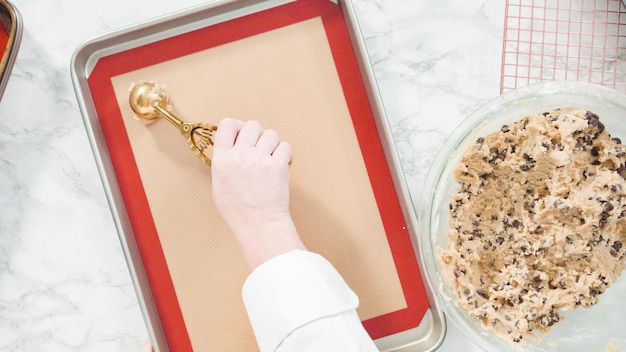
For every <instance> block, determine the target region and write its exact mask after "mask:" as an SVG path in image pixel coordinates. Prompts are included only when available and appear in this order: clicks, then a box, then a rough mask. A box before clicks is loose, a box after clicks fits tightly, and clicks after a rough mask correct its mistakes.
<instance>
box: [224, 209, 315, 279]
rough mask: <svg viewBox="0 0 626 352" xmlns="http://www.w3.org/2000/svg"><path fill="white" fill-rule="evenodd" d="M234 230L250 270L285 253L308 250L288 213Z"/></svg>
mask: <svg viewBox="0 0 626 352" xmlns="http://www.w3.org/2000/svg"><path fill="white" fill-rule="evenodd" d="M234 232H235V237H236V238H237V241H238V243H239V246H240V248H241V250H242V252H243V255H244V257H245V259H246V263H247V264H248V268H249V269H250V271H252V270H254V269H255V268H256V267H257V266H259V265H261V264H262V263H264V262H265V261H267V260H269V259H272V258H274V257H276V256H278V255H281V254H283V253H287V252H290V251H292V250H295V249H301V250H306V247H305V246H304V244H303V243H302V240H301V239H300V236H299V235H298V232H297V230H296V227H295V224H294V223H293V221H292V220H291V217H290V216H289V215H288V214H287V216H280V217H277V218H274V219H271V220H265V221H262V222H259V223H255V224H250V226H244V227H242V228H239V229H236V230H234Z"/></svg>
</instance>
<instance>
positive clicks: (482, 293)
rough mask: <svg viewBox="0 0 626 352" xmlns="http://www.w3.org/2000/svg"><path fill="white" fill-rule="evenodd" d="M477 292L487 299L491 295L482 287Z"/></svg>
mask: <svg viewBox="0 0 626 352" xmlns="http://www.w3.org/2000/svg"><path fill="white" fill-rule="evenodd" d="M476 293H477V294H478V295H479V296H481V297H482V298H485V299H487V298H489V297H487V292H486V291H485V290H484V289H482V288H479V289H477V290H476Z"/></svg>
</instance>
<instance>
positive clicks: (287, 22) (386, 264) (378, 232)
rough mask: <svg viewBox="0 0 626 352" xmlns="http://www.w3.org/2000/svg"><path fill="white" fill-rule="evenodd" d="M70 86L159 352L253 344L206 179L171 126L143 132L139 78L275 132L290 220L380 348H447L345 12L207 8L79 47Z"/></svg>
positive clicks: (222, 4) (187, 113)
mask: <svg viewBox="0 0 626 352" xmlns="http://www.w3.org/2000/svg"><path fill="white" fill-rule="evenodd" d="M71 73H72V79H73V83H74V86H75V90H76V94H77V98H78V102H79V106H80V109H81V112H82V114H83V119H84V123H85V127H86V130H87V134H88V136H89V139H90V142H91V145H92V149H93V152H94V157H95V159H96V162H97V165H98V169H99V172H100V174H101V178H102V182H103V185H104V188H105V192H106V195H107V198H108V200H109V204H110V207H111V211H112V214H113V218H114V221H115V224H116V227H117V230H118V234H119V237H120V242H121V244H122V247H123V250H124V253H125V255H126V258H127V261H128V266H129V269H130V271H131V274H132V278H133V281H134V284H135V287H136V290H137V293H138V297H139V302H140V306H141V308H142V311H143V313H144V316H145V319H146V322H147V325H148V330H149V333H150V335H151V340H152V342H153V344H154V346H155V347H156V349H158V350H162V351H166V350H173V351H174V350H190V349H194V350H237V351H241V350H254V348H255V347H254V340H253V338H252V340H251V337H250V333H249V327H248V326H247V321H246V317H245V312H244V313H243V315H242V309H241V307H240V306H241V304H240V302H239V301H240V298H239V292H238V290H239V289H240V285H241V282H242V281H241V280H242V278H245V275H246V272H245V270H244V269H242V268H243V266H242V265H240V264H241V258H240V254H239V252H238V250H237V247H236V244H233V241H232V236H230V235H229V233H228V230H227V228H225V227H224V225H223V224H222V223H221V221H220V219H219V217H218V216H217V214H215V211H214V209H213V208H212V207H211V205H210V204H207V203H210V202H208V201H206V200H207V199H210V183H209V182H208V181H210V178H209V177H210V173H209V172H208V168H207V166H206V165H205V164H203V163H202V162H200V161H199V160H197V159H196V158H195V156H194V155H193V153H190V152H189V150H187V149H188V148H187V146H186V145H185V143H184V141H182V140H180V139H179V136H177V134H176V131H175V130H170V127H171V126H167V123H166V122H164V121H157V122H155V123H154V124H151V125H148V126H144V125H142V124H141V123H140V122H138V121H136V120H134V119H133V117H132V116H131V115H132V114H131V112H130V110H129V107H128V104H127V100H128V98H127V96H128V87H129V86H130V85H131V84H132V83H133V82H137V81H139V80H156V81H159V82H160V83H162V84H164V85H166V86H167V90H168V95H170V98H171V99H172V101H173V103H172V105H173V106H172V108H173V109H174V110H176V111H177V113H179V114H180V116H184V117H185V118H186V119H188V120H196V121H198V120H203V119H206V121H201V122H209V121H213V122H217V120H216V119H217V118H219V117H220V116H230V117H238V118H246V117H248V118H254V119H258V120H260V121H261V122H262V123H263V124H264V125H266V126H270V127H273V128H275V129H277V130H278V131H279V132H280V133H281V136H283V138H285V139H286V140H288V141H289V142H290V143H291V144H293V146H294V149H295V150H296V154H295V161H294V163H293V164H292V167H291V171H292V184H291V188H292V204H293V206H292V213H293V214H292V215H293V216H294V221H295V222H296V225H297V226H298V227H299V229H300V232H301V235H302V236H303V240H304V241H305V243H306V245H307V247H309V248H310V249H312V250H314V251H317V252H319V253H321V254H323V255H324V256H326V257H327V258H328V259H329V260H330V261H331V262H332V263H333V264H334V265H335V266H336V267H337V269H338V270H339V271H340V273H341V274H342V275H343V276H344V277H345V278H346V281H348V283H349V284H350V286H351V287H352V288H353V289H354V290H355V291H356V292H357V294H358V295H359V297H360V299H361V307H360V308H359V315H360V316H361V318H362V320H363V324H364V326H365V328H366V330H367V331H368V332H369V333H370V335H372V337H373V338H374V339H375V341H376V343H377V345H378V347H379V348H380V349H381V350H397V351H412V350H415V351H427V350H432V349H435V348H436V347H437V346H438V345H439V344H440V343H441V341H442V340H443V336H444V333H445V321H444V318H443V315H442V313H441V311H440V310H439V308H438V307H437V306H436V305H435V304H434V303H433V302H434V301H433V300H432V299H431V294H430V289H429V288H427V287H425V286H424V283H423V281H422V279H421V272H420V270H421V269H420V268H419V265H418V262H419V260H418V259H417V254H416V253H417V251H416V250H415V248H416V247H415V246H416V244H415V243H414V239H415V236H414V233H413V231H414V228H415V223H416V218H415V212H414V210H413V208H412V205H411V204H412V203H411V202H410V199H409V197H410V196H409V194H408V189H407V186H406V183H405V180H404V177H403V174H402V172H401V167H400V164H399V161H398V158H397V155H396V151H395V147H394V145H393V140H392V138H391V133H390V129H389V126H388V124H387V120H386V118H385V113H384V109H383V107H382V103H381V101H380V98H379V96H378V91H377V88H376V83H375V80H374V78H373V73H372V71H371V67H370V64H369V60H368V57H367V54H366V51H365V46H364V43H363V41H362V37H361V34H360V31H359V27H358V23H357V19H356V15H355V12H354V9H353V8H352V4H351V3H350V2H349V1H341V2H333V1H329V0H298V1H286V0H270V1H258V0H257V1H251V0H240V1H218V2H214V3H211V4H207V5H202V6H199V7H195V8H192V9H189V10H186V11H183V12H180V13H176V14H172V15H168V16H165V17H162V18H158V19H155V20H152V21H148V22H145V23H141V24H138V25H136V26H133V27H129V28H124V29H121V30H119V31H116V32H113V33H109V34H107V35H104V36H102V37H99V38H95V39H92V40H90V41H88V42H86V43H84V44H83V45H81V46H80V47H79V48H78V49H77V50H76V52H75V53H74V56H73V58H72V63H71ZM170 136H171V138H170ZM385 268H386V269H385ZM387 269H388V270H389V271H385V270H387ZM205 301H206V302H205ZM216 302H217V303H216ZM213 306H215V307H213ZM208 316H210V317H211V318H210V319H207V317H208ZM219 317H222V318H219ZM231 320H232V321H231ZM228 324H233V326H232V327H230V326H229V325H228ZM209 326H215V328H214V329H213V330H211V329H210V328H209ZM199 336H204V337H199ZM218 340H219V341H221V342H218ZM220 343H223V344H221V345H220Z"/></svg>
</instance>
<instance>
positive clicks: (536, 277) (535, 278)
mask: <svg viewBox="0 0 626 352" xmlns="http://www.w3.org/2000/svg"><path fill="white" fill-rule="evenodd" d="M533 280H534V281H535V282H541V276H539V275H537V276H535V277H533Z"/></svg>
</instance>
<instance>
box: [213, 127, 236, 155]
mask: <svg viewBox="0 0 626 352" xmlns="http://www.w3.org/2000/svg"><path fill="white" fill-rule="evenodd" d="M242 126H243V121H239V120H235V119H229V118H225V119H222V120H221V121H220V123H219V125H218V126H217V132H216V133H215V139H214V141H213V143H214V145H213V152H214V153H215V152H222V151H224V150H228V149H230V148H232V147H233V145H234V144H235V140H236V139H237V135H238V134H239V130H240V129H241V127H242Z"/></svg>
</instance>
